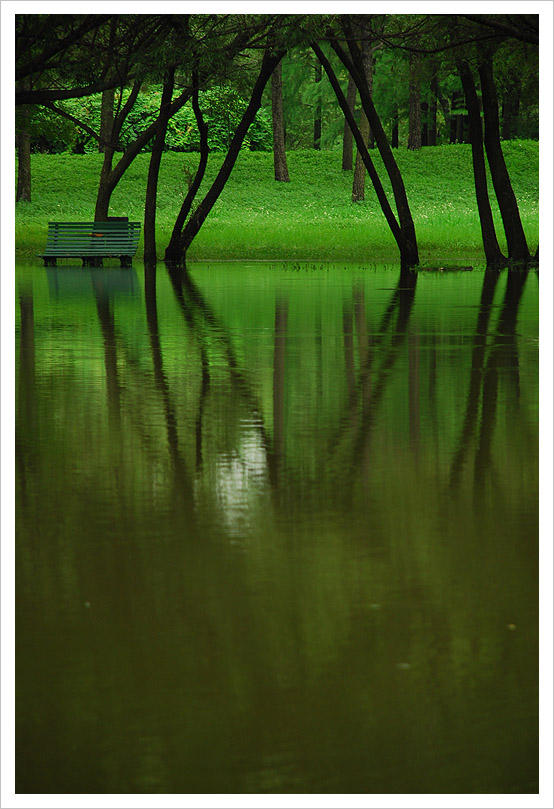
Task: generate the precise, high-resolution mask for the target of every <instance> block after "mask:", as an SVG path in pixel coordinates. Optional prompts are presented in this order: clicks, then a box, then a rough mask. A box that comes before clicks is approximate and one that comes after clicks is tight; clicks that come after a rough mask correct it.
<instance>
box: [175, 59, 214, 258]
mask: <svg viewBox="0 0 554 809" xmlns="http://www.w3.org/2000/svg"><path fill="white" fill-rule="evenodd" d="M193 84H194V92H193V96H192V108H193V110H194V115H195V117H196V125H197V126H198V132H199V133H200V161H199V163H198V168H197V170H196V174H195V176H194V179H193V181H192V182H191V183H190V185H189V189H188V192H187V195H186V197H185V199H184V201H183V204H182V205H181V210H180V211H179V214H178V216H177V219H176V221H175V225H174V227H173V232H172V234H171V239H170V241H169V244H168V246H167V248H166V251H165V257H164V261H166V262H167V263H168V264H179V262H180V260H181V248H180V246H179V240H180V238H181V232H182V230H183V228H184V226H185V222H186V219H187V216H188V215H189V213H190V209H191V207H192V203H193V202H194V199H195V197H196V194H197V193H198V189H199V188H200V184H201V182H202V180H203V178H204V173H205V171H206V166H207V165H208V155H209V148H208V127H207V125H206V123H205V121H204V118H203V116H202V110H201V109H200V103H199V98H198V79H197V78H196V74H194V77H193Z"/></svg>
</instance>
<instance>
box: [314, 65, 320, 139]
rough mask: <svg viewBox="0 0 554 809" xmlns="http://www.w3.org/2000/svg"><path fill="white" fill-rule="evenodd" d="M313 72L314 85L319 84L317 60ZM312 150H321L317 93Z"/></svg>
mask: <svg viewBox="0 0 554 809" xmlns="http://www.w3.org/2000/svg"><path fill="white" fill-rule="evenodd" d="M314 71H315V83H316V84H319V83H320V81H321V62H319V61H318V60H316V63H315V68H314ZM319 90H321V88H319V87H318V91H319ZM314 149H321V95H320V94H319V92H318V98H317V102H316V105H315V115H314Z"/></svg>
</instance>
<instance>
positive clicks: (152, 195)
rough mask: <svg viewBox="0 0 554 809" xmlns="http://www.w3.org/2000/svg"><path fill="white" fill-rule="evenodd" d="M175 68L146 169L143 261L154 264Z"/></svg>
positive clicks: (166, 83)
mask: <svg viewBox="0 0 554 809" xmlns="http://www.w3.org/2000/svg"><path fill="white" fill-rule="evenodd" d="M174 77H175V68H170V69H169V70H168V72H167V75H166V77H165V81H164V85H163V91H162V98H161V102H160V113H159V115H158V128H157V130H156V135H155V137H154V143H153V144H152V154H151V155H150V165H149V167H148V180H147V183H146V199H145V203H144V261H145V262H149V263H154V264H155V262H156V200H157V195H158V177H159V174H160V164H161V161H162V154H163V150H164V146H165V136H166V133H167V125H168V123H169V115H170V105H171V97H172V95H173V86H174Z"/></svg>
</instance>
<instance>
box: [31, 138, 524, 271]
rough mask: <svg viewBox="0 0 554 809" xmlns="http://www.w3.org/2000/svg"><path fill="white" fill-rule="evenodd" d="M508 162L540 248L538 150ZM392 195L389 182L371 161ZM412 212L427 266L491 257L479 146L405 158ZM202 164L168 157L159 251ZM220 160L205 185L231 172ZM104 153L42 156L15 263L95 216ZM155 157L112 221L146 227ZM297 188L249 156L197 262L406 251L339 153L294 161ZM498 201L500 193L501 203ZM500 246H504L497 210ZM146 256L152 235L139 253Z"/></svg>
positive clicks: (201, 238)
mask: <svg viewBox="0 0 554 809" xmlns="http://www.w3.org/2000/svg"><path fill="white" fill-rule="evenodd" d="M504 152H505V156H506V162H507V165H508V169H509V171H510V176H511V178H512V183H513V186H514V191H515V193H516V196H517V199H518V203H519V206H520V212H521V218H522V221H523V226H524V228H525V232H526V235H527V239H528V242H529V246H530V249H531V250H533V251H534V249H535V248H536V245H537V243H538V227H539V225H538V218H539V217H538V188H539V178H538V160H539V147H538V143H536V142H532V141H510V142H506V143H505V144H504ZM373 156H374V160H375V163H376V166H377V168H378V170H379V173H380V175H381V177H382V178H383V182H384V184H385V187H388V184H387V182H386V174H385V172H384V169H383V167H382V164H381V161H380V159H379V157H378V154H377V152H374V153H373ZM396 157H397V161H398V163H399V166H400V169H401V171H402V175H403V177H404V182H405V184H406V189H407V192H408V198H409V201H410V206H411V209H412V213H413V217H414V221H415V226H416V232H417V237H418V243H419V248H420V257H421V260H422V262H424V261H433V260H439V259H445V258H452V259H455V258H467V257H473V258H478V259H479V258H482V255H483V251H482V245H481V232H480V227H479V219H478V215H477V207H476V203H475V192H474V189H473V172H472V164H471V148H470V146H469V145H467V144H460V145H452V146H438V147H428V148H423V149H422V150H421V151H419V152H409V151H407V150H405V149H400V150H397V151H396ZM197 160H198V156H197V155H194V154H190V155H185V154H182V153H176V152H168V153H166V154H165V155H164V158H163V161H162V168H161V173H160V183H159V191H158V208H157V247H158V255H159V256H160V257H163V252H164V249H165V246H166V244H167V242H168V240H169V236H170V234H171V230H172V227H173V222H174V220H175V217H176V215H177V212H178V210H179V207H180V204H181V201H182V200H183V198H184V195H185V193H186V190H187V184H186V176H185V171H184V166H187V167H188V168H194V167H195V166H196V163H197ZM221 160H222V155H221V154H218V153H213V154H212V155H211V156H210V161H209V165H208V171H207V175H206V180H205V183H204V186H203V187H204V189H205V188H206V187H207V184H208V182H210V181H211V179H212V178H213V177H214V176H215V174H216V172H217V170H218V168H219V166H220V165H221ZM101 161H102V156H101V155H97V154H91V155H82V156H81V155H69V154H63V155H33V156H32V163H31V171H32V198H33V199H32V202H30V203H17V205H16V256H17V257H18V259H29V258H31V257H32V256H34V255H35V254H36V253H39V252H40V251H41V250H42V249H43V247H44V243H45V238H46V227H47V223H48V221H50V220H63V221H72V220H89V219H92V217H93V212H94V204H95V198H96V190H97V184H98V176H99V172H100V166H101ZM148 162H149V155H147V154H144V155H140V156H139V157H138V158H137V159H136V161H135V162H134V163H133V164H132V166H131V167H130V169H129V170H128V171H127V172H126V174H125V175H124V177H123V179H122V181H121V182H120V184H119V185H118V187H117V188H116V190H115V192H114V194H113V197H112V205H111V210H110V213H111V214H112V215H114V216H121V215H127V216H129V218H131V219H133V220H138V221H142V219H143V207H144V193H145V187H146V175H147V171H148ZM288 164H289V173H290V176H291V182H290V183H276V182H275V181H274V180H273V156H272V154H270V153H267V152H243V153H241V155H240V156H239V159H238V161H237V164H236V166H235V168H234V170H233V173H232V174H231V178H230V180H229V182H228V184H227V186H226V188H225V190H224V191H223V193H222V195H221V196H220V198H219V200H218V201H217V203H216V206H215V207H214V209H213V210H212V213H211V214H210V216H209V218H208V220H207V221H206V223H205V225H204V227H203V228H202V230H201V231H200V233H199V235H198V236H197V238H196V239H195V241H194V242H193V245H192V246H191V249H190V251H189V259H191V260H194V259H198V260H204V259H220V260H225V259H283V260H285V259H296V260H309V259H318V260H329V261H333V260H339V261H340V260H345V261H346V260H348V261H358V260H360V261H367V260H374V261H379V260H383V259H390V258H393V259H395V258H396V257H397V255H398V252H397V248H396V244H395V242H394V239H393V237H392V235H391V233H390V231H389V229H388V226H387V224H386V222H385V219H384V216H383V214H382V213H381V210H380V208H379V204H378V202H377V199H376V196H375V192H374V191H373V188H372V187H371V185H370V182H369V180H368V181H366V200H365V202H363V203H352V202H351V184H352V173H351V172H343V171H342V169H341V154H340V153H338V152H316V151H313V150H312V151H302V152H289V154H288ZM493 196H494V195H492V194H491V197H493ZM494 212H495V220H496V222H497V229H498V234H499V240H500V242H501V245H502V246H503V247H505V239H504V234H503V230H502V224H501V220H500V216H499V214H498V210H497V208H496V206H495V207H494ZM141 254H142V239H141V244H140V245H139V251H138V253H137V257H139V258H140V256H141Z"/></svg>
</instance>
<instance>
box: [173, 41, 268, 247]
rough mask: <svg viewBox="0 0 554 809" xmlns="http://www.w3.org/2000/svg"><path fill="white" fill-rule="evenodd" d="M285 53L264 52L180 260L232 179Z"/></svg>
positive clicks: (184, 241) (189, 229) (183, 242)
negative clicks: (225, 153) (243, 107)
mask: <svg viewBox="0 0 554 809" xmlns="http://www.w3.org/2000/svg"><path fill="white" fill-rule="evenodd" d="M283 56H284V53H283V52H282V51H280V52H277V53H275V54H271V53H270V52H269V51H266V53H265V54H264V58H263V61H262V65H261V68H260V73H259V75H258V78H257V79H256V82H255V84H254V87H253V89H252V94H251V97H250V101H249V103H248V106H247V108H246V110H245V111H244V113H243V116H242V118H241V120H240V123H239V125H238V127H237V129H236V132H235V134H234V136H233V138H232V140H231V143H230V145H229V149H228V151H227V155H226V157H225V160H224V161H223V164H222V166H221V168H220V170H219V172H218V173H217V176H216V178H215V180H214V181H213V183H212V186H211V188H210V189H209V191H208V193H207V194H206V196H205V197H204V199H203V200H202V201H201V202H200V203H199V205H198V207H197V208H196V210H195V212H194V214H193V215H192V216H191V217H190V219H189V221H188V222H187V224H186V225H185V228H184V230H183V232H182V234H181V237H180V240H179V247H180V259H179V260H180V261H181V262H182V261H184V260H185V257H186V252H187V250H188V248H189V247H190V245H191V243H192V241H193V239H194V237H195V236H196V235H197V233H198V231H199V230H200V228H201V227H202V225H203V224H204V222H205V220H206V217H207V216H208V214H209V213H210V211H211V209H212V208H213V206H214V205H215V203H216V201H217V199H218V197H219V195H220V194H221V192H222V191H223V188H224V187H225V183H226V182H227V180H228V179H229V175H230V174H231V171H232V170H233V166H234V165H235V161H236V159H237V157H238V154H239V151H240V148H241V146H242V142H243V140H244V137H245V135H246V133H247V131H248V127H249V126H250V124H251V123H252V121H253V120H254V117H255V115H256V113H257V111H258V110H259V108H260V106H261V103H262V94H263V91H264V88H265V86H266V84H267V82H268V81H269V78H270V76H271V74H272V73H273V71H274V70H275V68H276V67H277V65H278V64H279V62H280V61H281V59H282V58H283Z"/></svg>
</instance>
